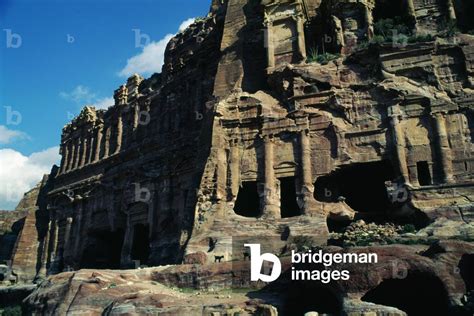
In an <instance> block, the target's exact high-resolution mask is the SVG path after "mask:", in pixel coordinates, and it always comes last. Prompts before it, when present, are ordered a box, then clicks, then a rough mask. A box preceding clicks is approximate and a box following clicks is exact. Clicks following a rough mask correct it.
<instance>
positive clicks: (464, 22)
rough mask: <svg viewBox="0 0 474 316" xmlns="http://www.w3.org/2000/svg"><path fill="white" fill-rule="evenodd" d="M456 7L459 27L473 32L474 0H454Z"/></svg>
mask: <svg viewBox="0 0 474 316" xmlns="http://www.w3.org/2000/svg"><path fill="white" fill-rule="evenodd" d="M454 7H455V11H456V17H457V22H458V27H459V29H460V30H461V31H462V32H463V33H469V34H473V32H474V19H473V18H472V17H473V16H474V1H472V0H454Z"/></svg>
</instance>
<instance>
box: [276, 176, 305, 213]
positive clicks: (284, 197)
mask: <svg viewBox="0 0 474 316" xmlns="http://www.w3.org/2000/svg"><path fill="white" fill-rule="evenodd" d="M279 180H280V203H281V217H282V218H286V217H294V216H299V215H301V212H300V208H299V206H298V203H297V202H296V184H295V177H286V178H280V179H279Z"/></svg>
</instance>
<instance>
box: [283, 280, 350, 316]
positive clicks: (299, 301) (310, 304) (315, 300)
mask: <svg viewBox="0 0 474 316" xmlns="http://www.w3.org/2000/svg"><path fill="white" fill-rule="evenodd" d="M286 293H287V294H286V298H285V302H284V306H283V308H282V309H283V313H282V315H287V316H290V315H291V316H303V315H304V314H305V313H308V312H318V313H319V314H320V315H321V314H329V315H341V313H342V303H341V300H340V299H339V298H338V296H337V295H335V294H334V292H333V290H332V289H330V288H328V287H323V286H321V285H317V284H314V283H307V282H302V281H295V282H292V283H291V284H290V285H289V287H288V289H287V291H286Z"/></svg>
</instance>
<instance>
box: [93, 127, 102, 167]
mask: <svg viewBox="0 0 474 316" xmlns="http://www.w3.org/2000/svg"><path fill="white" fill-rule="evenodd" d="M103 127H104V126H103V125H99V126H98V127H97V140H96V143H95V155H94V162H96V161H99V159H100V147H101V145H102V129H103Z"/></svg>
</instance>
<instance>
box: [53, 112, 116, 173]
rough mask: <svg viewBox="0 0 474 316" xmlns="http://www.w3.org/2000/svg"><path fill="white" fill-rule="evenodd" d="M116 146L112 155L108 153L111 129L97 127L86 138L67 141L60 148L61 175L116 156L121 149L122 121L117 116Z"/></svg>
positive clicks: (102, 126) (108, 127)
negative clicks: (110, 156)
mask: <svg viewBox="0 0 474 316" xmlns="http://www.w3.org/2000/svg"><path fill="white" fill-rule="evenodd" d="M116 128H117V134H116V146H115V149H114V152H113V153H110V143H111V138H112V128H111V126H107V127H105V128H104V125H103V124H101V125H98V126H97V128H96V129H95V131H94V132H92V133H90V134H89V135H88V136H86V137H78V138H74V139H72V140H69V141H68V142H66V143H65V144H64V145H63V146H62V151H61V153H62V161H61V168H60V172H61V173H66V172H68V171H71V170H75V169H77V168H81V167H83V166H85V165H88V164H90V163H95V162H97V161H99V160H100V159H105V158H107V157H109V155H110V154H117V153H119V152H120V150H121V149H122V139H123V121H122V116H121V115H119V117H118V121H117V126H116Z"/></svg>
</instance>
